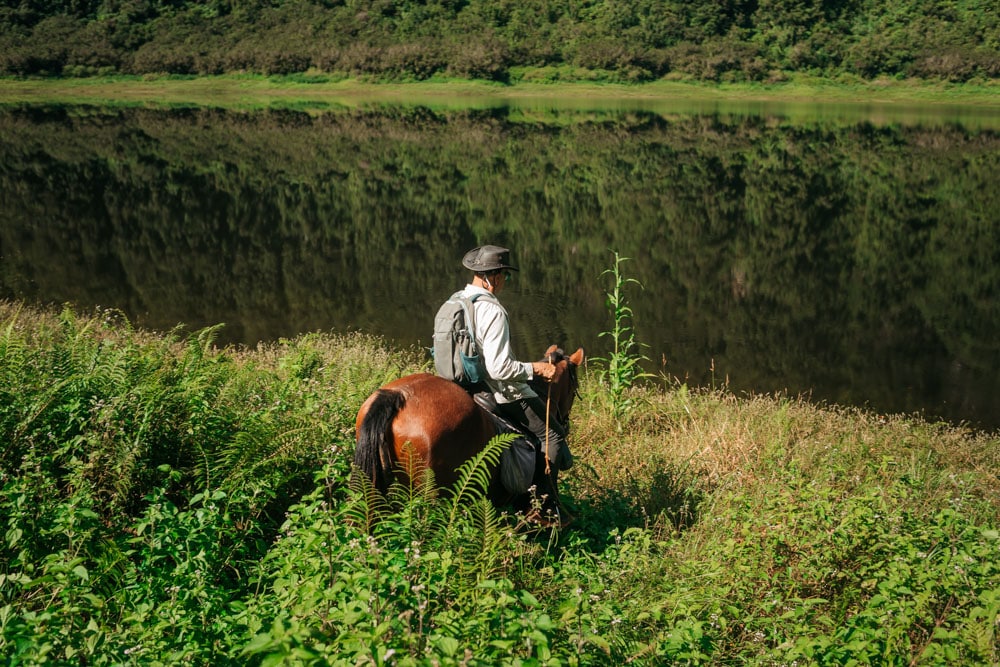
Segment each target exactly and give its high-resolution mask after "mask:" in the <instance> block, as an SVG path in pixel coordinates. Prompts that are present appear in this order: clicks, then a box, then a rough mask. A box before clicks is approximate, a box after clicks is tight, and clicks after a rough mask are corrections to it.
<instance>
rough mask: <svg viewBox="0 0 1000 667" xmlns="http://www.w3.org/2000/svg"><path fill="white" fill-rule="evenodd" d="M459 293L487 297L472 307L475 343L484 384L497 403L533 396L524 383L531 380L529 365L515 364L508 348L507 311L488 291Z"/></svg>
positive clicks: (468, 287) (467, 288) (471, 287)
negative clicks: (484, 295) (479, 357)
mask: <svg viewBox="0 0 1000 667" xmlns="http://www.w3.org/2000/svg"><path fill="white" fill-rule="evenodd" d="M462 293H463V294H464V295H465V296H467V297H470V298H471V297H472V296H474V295H476V294H486V295H489V296H490V297H491V298H486V299H478V300H477V301H476V302H475V303H474V304H473V308H475V311H476V314H475V320H476V332H475V333H476V344H477V345H478V346H479V353H480V354H481V355H482V357H483V365H484V366H485V367H486V375H487V376H488V377H487V378H486V385H487V386H488V387H489V388H490V390H491V391H492V392H493V396H494V397H495V398H496V400H497V402H498V403H512V402H514V401H517V400H520V399H522V398H531V397H533V396H537V395H538V394H536V393H535V392H534V390H532V388H531V387H530V386H528V380H531V379H532V377H533V372H532V370H531V363H530V362H525V361H518V360H517V359H515V358H514V351H513V350H512V349H511V347H510V324H509V322H508V318H507V311H506V310H505V309H504V307H503V306H501V305H500V303H499V302H498V301H497V300H496V297H495V296H493V295H492V294H491V293H490V291H489V290H486V289H483V288H482V287H477V286H475V285H471V284H470V285H466V286H465V289H464V290H462Z"/></svg>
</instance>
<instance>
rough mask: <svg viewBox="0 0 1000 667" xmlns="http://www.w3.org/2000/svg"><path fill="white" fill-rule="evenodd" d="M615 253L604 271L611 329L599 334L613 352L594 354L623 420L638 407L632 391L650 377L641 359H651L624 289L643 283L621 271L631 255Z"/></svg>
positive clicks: (614, 410) (617, 414)
mask: <svg viewBox="0 0 1000 667" xmlns="http://www.w3.org/2000/svg"><path fill="white" fill-rule="evenodd" d="M614 256H615V263H614V266H612V267H611V268H610V269H607V270H605V271H604V272H603V273H601V275H602V276H611V279H612V282H611V288H610V289H609V290H608V291H607V292H606V293H605V294H606V296H607V300H606V301H605V303H606V305H607V308H608V312H609V313H610V314H611V321H612V328H611V330H610V331H603V332H601V334H600V336H601V337H602V338H603V337H607V338H610V339H611V352H610V353H609V354H608V356H607V357H594V358H593V361H594V362H596V363H597V364H598V367H599V371H598V377H599V378H600V380H601V383H602V384H603V385H604V386H605V387H607V390H608V392H609V395H610V400H611V410H612V413H613V414H614V416H615V420H616V421H619V422H620V421H621V420H622V419H623V418H624V417H625V416H626V414H628V412H629V411H630V410H631V409H632V408H633V407H634V406H635V399H634V398H633V397H632V396H630V395H629V390H630V389H631V388H632V386H633V385H634V384H635V382H636V381H637V380H639V379H641V378H644V377H651V374H649V373H645V372H643V370H642V362H644V361H649V359H648V358H647V357H646V356H644V355H643V354H641V353H640V352H639V350H640V344H639V343H638V342H637V341H636V338H635V330H634V329H633V328H632V308H631V307H630V306H629V301H628V297H627V296H626V295H625V288H626V287H628V286H629V285H638V286H639V288H640V289H642V284H641V283H640V282H639V281H638V280H636V279H635V278H628V277H626V276H625V274H624V272H623V271H622V264H624V263H625V262H626V261H628V259H629V258H628V257H622V256H620V255H619V254H618V252H617V251H616V252H615V253H614ZM601 366H603V368H601ZM619 426H620V424H619Z"/></svg>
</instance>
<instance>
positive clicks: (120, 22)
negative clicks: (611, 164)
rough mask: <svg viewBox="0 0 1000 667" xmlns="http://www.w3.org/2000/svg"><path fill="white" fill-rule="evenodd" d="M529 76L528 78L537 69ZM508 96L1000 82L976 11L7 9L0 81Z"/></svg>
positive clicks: (177, 2) (318, 4)
mask: <svg viewBox="0 0 1000 667" xmlns="http://www.w3.org/2000/svg"><path fill="white" fill-rule="evenodd" d="M526 68H527V69H526ZM307 70H311V71H315V72H323V73H328V74H333V75H341V76H367V77H376V78H380V79H384V78H391V79H425V78H428V77H431V76H436V75H445V76H450V77H464V78H479V79H492V80H497V81H511V80H518V79H519V78H522V77H524V76H525V75H528V76H530V77H534V78H540V79H543V80H558V79H566V78H570V79H598V80H616V81H644V80H650V79H656V78H659V77H663V76H667V75H672V76H677V77H682V78H687V79H697V80H706V81H719V80H746V81H767V80H770V81H778V80H782V78H783V77H785V76H786V74H787V73H788V72H809V73H814V74H821V75H824V76H828V77H839V76H856V77H864V78H873V77H879V76H890V77H896V76H905V77H918V78H932V79H945V80H948V81H956V82H964V81H970V80H975V79H979V80H983V79H995V78H997V77H998V76H1000V17H998V15H997V12H996V11H995V9H994V8H993V7H992V5H991V4H990V3H988V2H977V1H976V0H900V1H897V2H891V3H890V2H875V1H873V0H725V1H724V2H714V1H709V0H697V1H694V2H689V1H682V0H667V1H661V0H638V1H630V2H625V1H622V0H580V1H578V2H553V1H552V0H516V1H511V0H247V1H240V2H233V1H231V0H73V1H72V2H69V1H67V0H20V1H18V2H14V1H13V0H7V1H5V2H3V3H2V5H0V72H3V73H8V74H17V75H28V74H50V75H51V74H62V75H69V76H79V75H89V74H98V73H101V74H106V73H113V72H116V73H136V74H144V73H171V74H217V73H222V72H258V73H265V74H288V73H293V72H305V71H307Z"/></svg>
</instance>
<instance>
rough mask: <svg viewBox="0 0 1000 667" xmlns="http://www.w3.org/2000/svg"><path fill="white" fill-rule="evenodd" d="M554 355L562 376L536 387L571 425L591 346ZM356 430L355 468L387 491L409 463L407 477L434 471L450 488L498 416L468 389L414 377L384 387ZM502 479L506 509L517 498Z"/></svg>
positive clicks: (495, 489)
mask: <svg viewBox="0 0 1000 667" xmlns="http://www.w3.org/2000/svg"><path fill="white" fill-rule="evenodd" d="M546 358H548V359H550V360H551V361H552V363H554V364H556V365H557V366H558V367H560V371H561V372H557V374H556V378H555V381H554V382H553V383H552V384H551V385H549V384H546V383H545V382H544V381H542V380H537V381H533V382H532V387H533V388H534V389H535V391H536V393H538V395H539V396H541V397H542V400H548V401H549V406H550V414H551V418H552V419H553V420H557V421H558V422H559V423H560V424H562V425H564V426H565V425H566V421H567V419H568V417H569V411H570V409H571V408H572V406H573V400H574V398H575V397H576V390H577V378H576V368H577V366H579V365H580V364H582V363H583V349H582V348H581V349H578V350H577V351H576V352H574V353H573V354H571V355H568V356H567V355H565V354H563V352H562V350H559V349H557V348H556V347H555V346H554V345H553V346H552V347H550V348H549V349H548V351H547V352H546ZM355 431H356V433H357V448H356V449H355V452H354V464H355V466H356V467H357V468H358V469H359V470H360V471H362V472H363V473H364V474H366V475H367V476H368V477H369V478H370V479H371V480H372V482H373V483H374V486H375V488H376V489H378V490H379V491H381V492H382V493H385V492H386V490H388V488H389V485H390V483H391V482H392V480H393V475H394V473H395V471H396V469H397V468H399V467H400V462H401V461H405V463H404V464H403V465H402V468H403V470H402V472H403V473H404V474H405V475H408V476H409V477H410V478H411V479H416V478H417V477H418V475H419V474H420V473H421V471H422V470H423V469H425V468H429V469H430V470H432V471H433V473H434V480H435V482H436V484H437V485H438V486H440V487H448V486H449V485H451V484H453V483H454V482H455V481H456V478H457V472H456V471H457V469H458V467H459V466H461V465H462V464H463V463H464V462H465V461H467V460H468V459H470V458H472V457H473V456H475V455H476V454H478V453H479V452H480V451H482V449H483V448H484V447H485V446H486V444H487V443H488V442H489V441H490V438H492V437H493V436H494V435H495V434H496V428H495V426H494V422H493V420H492V419H491V417H490V415H489V414H488V413H487V412H486V410H484V409H483V408H482V407H480V406H479V405H478V404H477V403H476V401H474V400H473V398H472V397H471V396H470V395H469V394H468V392H466V391H465V390H464V389H462V388H461V387H460V386H458V385H457V384H455V383H454V382H451V381H450V380H445V379H443V378H440V377H438V376H436V375H431V374H429V373H417V374H414V375H407V376H405V377H402V378H399V379H398V380H394V381H393V382H390V383H389V384H387V385H385V386H384V387H382V388H381V389H378V390H376V391H375V393H373V394H372V395H371V396H369V397H368V399H367V400H366V401H365V402H364V404H363V405H362V406H361V409H360V410H359V411H358V417H357V421H356V423H355ZM542 469H544V464H543V465H542ZM494 472H495V471H494ZM497 478H498V475H496V474H494V475H493V483H492V484H491V487H490V489H489V495H490V499H491V500H493V502H494V503H496V504H498V505H500V504H504V503H508V502H510V501H511V500H512V498H511V497H510V494H507V493H506V492H505V491H503V490H502V488H501V485H500V484H499V483H498V479H497Z"/></svg>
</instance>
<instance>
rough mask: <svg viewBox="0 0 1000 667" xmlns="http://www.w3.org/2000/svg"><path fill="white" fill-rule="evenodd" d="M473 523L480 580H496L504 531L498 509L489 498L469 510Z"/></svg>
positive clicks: (475, 559) (476, 561)
mask: <svg viewBox="0 0 1000 667" xmlns="http://www.w3.org/2000/svg"><path fill="white" fill-rule="evenodd" d="M469 517H470V519H471V521H472V523H473V526H474V528H475V529H474V530H473V532H472V535H473V536H474V537H475V538H476V540H477V543H476V545H475V548H476V553H475V554H474V562H475V564H476V570H477V572H476V575H477V577H478V579H479V580H483V579H493V578H495V576H496V574H497V571H498V570H499V568H498V566H497V564H498V563H499V562H500V560H501V553H500V547H501V544H502V543H503V529H502V527H501V525H500V517H499V516H498V515H497V511H496V508H495V507H493V503H491V502H490V501H489V499H488V498H480V499H479V500H477V501H476V502H475V503H473V505H472V507H470V508H469Z"/></svg>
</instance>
